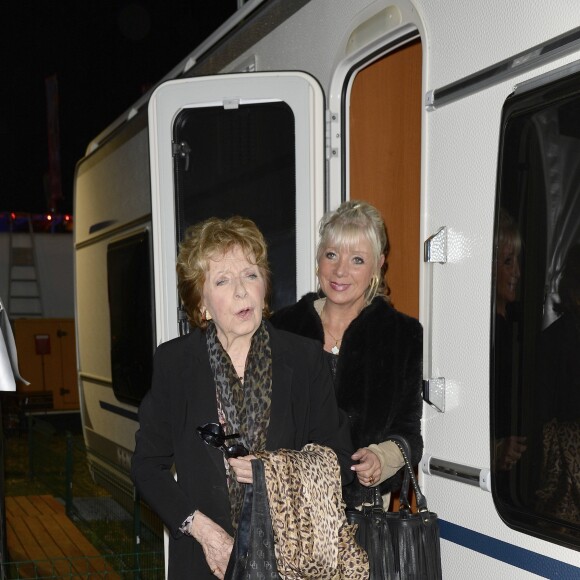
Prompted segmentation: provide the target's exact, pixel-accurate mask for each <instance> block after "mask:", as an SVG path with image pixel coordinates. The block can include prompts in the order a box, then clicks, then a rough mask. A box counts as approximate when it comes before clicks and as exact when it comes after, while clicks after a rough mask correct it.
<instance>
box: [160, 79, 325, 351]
mask: <svg viewBox="0 0 580 580" xmlns="http://www.w3.org/2000/svg"><path fill="white" fill-rule="evenodd" d="M323 122H324V99H323V94H322V90H321V88H320V86H319V85H318V83H317V82H316V80H315V79H313V78H312V77H310V76H308V75H306V74H303V73H297V72H291V73H286V72H277V73H255V74H235V75H219V76H214V77H199V78H193V79H182V80H176V81H169V82H167V83H164V84H163V85H161V86H160V87H159V88H158V89H157V90H156V91H155V92H154V93H153V95H152V97H151V101H150V104H149V129H150V157H151V186H152V187H151V189H152V221H153V253H154V264H155V266H154V278H155V302H156V326H157V340H158V341H160V342H163V341H165V340H168V339H169V338H172V337H175V336H177V334H178V333H179V330H178V329H179V322H180V321H179V320H178V297H177V292H176V287H177V281H176V274H175V259H176V254H177V246H178V243H179V241H180V240H181V237H182V236H183V233H184V232H185V230H186V229H187V227H188V226H189V225H191V224H193V223H196V222H198V221H200V220H203V219H206V218H208V217H211V216H217V217H228V216H231V215H243V216H245V217H248V218H251V219H253V220H254V221H255V222H256V224H257V225H258V227H259V228H260V229H261V231H262V232H263V234H264V236H265V237H266V240H267V242H268V249H269V258H270V265H271V268H272V283H273V284H272V285H273V293H272V301H271V302H272V304H271V305H272V307H273V308H274V309H276V308H279V307H281V306H284V305H286V304H290V303H292V302H294V301H295V300H296V299H297V298H298V297H300V296H302V295H303V294H304V293H306V292H307V291H310V290H312V288H313V287H314V285H315V276H314V266H313V264H314V258H315V245H316V235H317V234H316V224H317V223H318V220H319V219H320V217H321V216H322V212H323V209H324V123H323Z"/></svg>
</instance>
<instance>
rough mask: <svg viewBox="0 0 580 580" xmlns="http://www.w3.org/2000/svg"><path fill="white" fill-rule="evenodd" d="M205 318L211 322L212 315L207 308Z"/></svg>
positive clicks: (204, 312)
mask: <svg viewBox="0 0 580 580" xmlns="http://www.w3.org/2000/svg"><path fill="white" fill-rule="evenodd" d="M203 317H204V318H205V319H206V320H211V314H210V313H209V310H207V308H206V309H205V310H204V311H203Z"/></svg>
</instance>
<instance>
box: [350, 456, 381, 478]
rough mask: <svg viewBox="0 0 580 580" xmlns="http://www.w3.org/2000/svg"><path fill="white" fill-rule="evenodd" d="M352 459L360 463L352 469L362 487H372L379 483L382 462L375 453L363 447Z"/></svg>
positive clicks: (352, 466)
mask: <svg viewBox="0 0 580 580" xmlns="http://www.w3.org/2000/svg"><path fill="white" fill-rule="evenodd" d="M351 459H353V460H354V461H358V463H355V464H354V465H351V467H350V468H351V469H352V470H353V471H354V472H355V473H356V476H357V477H358V480H359V482H360V484H361V485H364V486H366V487H372V486H373V485H375V484H376V483H378V481H379V479H380V477H381V462H380V460H379V458H378V457H377V456H376V454H375V453H373V452H372V451H371V450H370V449H367V448H366V447H363V448H362V449H357V451H356V452H355V453H354V454H353V455H352V456H351Z"/></svg>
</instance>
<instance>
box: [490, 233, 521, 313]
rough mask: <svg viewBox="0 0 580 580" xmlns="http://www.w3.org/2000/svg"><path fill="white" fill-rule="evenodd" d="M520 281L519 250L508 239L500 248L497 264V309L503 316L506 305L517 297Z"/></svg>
mask: <svg viewBox="0 0 580 580" xmlns="http://www.w3.org/2000/svg"><path fill="white" fill-rule="evenodd" d="M519 281H520V264H519V252H516V250H515V248H514V245H513V243H512V242H509V241H508V242H506V243H504V244H502V246H501V248H500V249H499V255H498V264H497V302H496V309H497V311H498V313H499V314H501V315H502V316H505V309H506V306H507V305H508V304H509V303H510V302H514V301H515V299H516V292H517V289H518V283H519Z"/></svg>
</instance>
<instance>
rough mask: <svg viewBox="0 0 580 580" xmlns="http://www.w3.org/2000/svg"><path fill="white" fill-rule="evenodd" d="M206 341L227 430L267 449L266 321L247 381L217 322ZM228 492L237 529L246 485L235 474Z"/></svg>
mask: <svg viewBox="0 0 580 580" xmlns="http://www.w3.org/2000/svg"><path fill="white" fill-rule="evenodd" d="M206 341H207V351H208V355H209V364H210V366H211V369H212V371H213V376H214V381H215V385H216V394H217V401H218V407H219V408H220V409H221V411H222V415H223V422H224V430H225V432H226V433H227V434H229V433H239V434H240V437H239V442H240V443H243V444H244V446H245V447H246V449H248V450H249V451H250V453H255V452H257V451H263V450H264V449H265V448H266V436H267V433H268V426H269V424H270V409H271V404H272V351H271V349H270V335H269V334H268V330H267V328H266V325H265V323H264V322H263V321H262V324H261V325H260V326H259V328H258V330H257V331H256V332H255V333H254V335H253V336H252V342H251V345H250V351H249V352H248V358H247V360H246V369H245V372H244V382H243V383H242V382H241V381H240V380H239V378H238V375H237V374H236V371H235V368H234V365H233V364H232V361H231V359H230V357H229V355H228V353H227V352H226V351H225V349H224V348H223V346H222V344H221V342H220V341H219V339H218V336H217V329H216V327H215V324H214V323H213V322H212V323H210V324H208V326H207V330H206ZM228 491H229V495H230V504H231V516H232V523H233V525H234V528H237V524H238V520H239V516H240V511H241V508H242V501H243V497H244V490H243V486H242V485H240V484H239V483H238V482H237V481H236V479H235V477H228Z"/></svg>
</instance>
